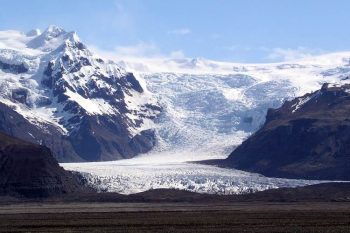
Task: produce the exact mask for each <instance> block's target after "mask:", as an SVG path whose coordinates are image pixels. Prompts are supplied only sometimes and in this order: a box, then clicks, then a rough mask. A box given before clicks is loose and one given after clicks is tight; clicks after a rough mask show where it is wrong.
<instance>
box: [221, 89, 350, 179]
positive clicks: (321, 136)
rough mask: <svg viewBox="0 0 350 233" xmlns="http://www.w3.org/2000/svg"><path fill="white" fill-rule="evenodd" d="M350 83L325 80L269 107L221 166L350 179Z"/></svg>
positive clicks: (282, 174)
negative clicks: (259, 123)
mask: <svg viewBox="0 0 350 233" xmlns="http://www.w3.org/2000/svg"><path fill="white" fill-rule="evenodd" d="M349 92H350V85H343V86H335V85H329V84H324V85H323V86H322V88H321V89H320V90H318V91H316V92H314V93H310V94H306V95H304V96H302V97H299V98H296V99H294V100H292V101H287V102H285V103H284V104H283V106H282V107H280V108H278V109H270V110H269V111H268V113H267V116H266V122H265V124H264V125H263V127H262V128H261V129H260V130H258V131H257V132H256V133H255V134H254V135H252V136H251V137H249V138H248V139H247V140H246V141H244V142H243V143H242V144H241V145H240V146H239V147H238V148H236V149H235V150H234V151H233V152H232V154H231V155H230V156H229V158H228V159H226V160H224V161H220V162H218V163H219V164H221V165H224V166H229V167H233V168H237V169H242V170H246V171H251V172H258V173H261V174H263V175H266V176H273V177H286V178H305V179H329V180H350V93H349Z"/></svg>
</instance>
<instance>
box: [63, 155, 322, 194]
mask: <svg viewBox="0 0 350 233" xmlns="http://www.w3.org/2000/svg"><path fill="white" fill-rule="evenodd" d="M164 156H165V157H166V155H164V154H163V155H160V156H159V157H158V158H157V156H156V158H152V157H153V156H150V157H145V156H143V158H136V159H130V160H123V161H116V162H97V163H71V164H69V163H66V164H61V165H62V166H63V167H64V168H65V169H67V170H73V171H78V172H81V174H83V176H85V178H86V179H87V180H88V183H89V184H90V185H91V186H92V187H94V188H97V189H98V190H99V191H103V192H105V191H107V192H118V193H122V194H131V193H138V192H142V191H146V190H150V189H158V188H174V189H181V190H188V191H193V192H199V193H211V194H242V193H250V192H256V191H262V190H266V189H272V188H281V187H297V186H305V185H310V184H317V183H321V181H307V180H288V179H278V178H267V177H264V176H261V175H259V174H253V173H248V172H243V171H239V170H234V169H225V168H219V167H215V166H209V165H200V164H193V163H186V162H169V161H171V160H167V159H164ZM184 156H185V155H184ZM185 157H186V156H185ZM161 158H163V159H164V160H163V162H162V159H161Z"/></svg>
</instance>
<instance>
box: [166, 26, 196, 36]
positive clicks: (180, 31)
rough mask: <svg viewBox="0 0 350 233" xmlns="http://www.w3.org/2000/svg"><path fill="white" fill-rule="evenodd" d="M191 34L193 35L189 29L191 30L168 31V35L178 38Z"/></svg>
mask: <svg viewBox="0 0 350 233" xmlns="http://www.w3.org/2000/svg"><path fill="white" fill-rule="evenodd" d="M190 33H191V29H189V28H178V29H174V30H171V31H168V34H170V35H178V36H182V35H188V34H190Z"/></svg>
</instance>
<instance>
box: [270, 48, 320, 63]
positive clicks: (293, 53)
mask: <svg viewBox="0 0 350 233" xmlns="http://www.w3.org/2000/svg"><path fill="white" fill-rule="evenodd" d="M321 52H322V51H321V50H317V49H309V48H305V47H298V48H296V49H291V48H273V49H270V53H269V54H268V55H267V59H269V60H273V61H292V60H298V59H303V58H307V57H311V56H313V55H316V54H320V53H321Z"/></svg>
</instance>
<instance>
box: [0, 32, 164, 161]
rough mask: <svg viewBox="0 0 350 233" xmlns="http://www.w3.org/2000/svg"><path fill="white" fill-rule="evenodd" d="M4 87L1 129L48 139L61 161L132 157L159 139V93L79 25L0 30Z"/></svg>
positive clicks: (0, 96)
mask: <svg viewBox="0 0 350 233" xmlns="http://www.w3.org/2000/svg"><path fill="white" fill-rule="evenodd" d="M0 90H1V91H0V110H1V111H0V130H1V131H4V132H6V133H8V134H11V135H13V136H16V137H19V138H22V139H25V140H29V141H32V142H36V143H40V144H42V145H46V146H48V147H49V148H51V149H52V151H53V153H54V155H55V156H56V158H57V159H58V160H59V161H73V160H74V161H99V160H116V159H122V158H130V157H132V156H135V155H136V154H139V153H143V152H147V151H149V150H150V149H151V148H152V147H153V146H154V144H155V137H154V132H153V130H152V128H153V124H154V123H153V120H154V118H156V116H157V115H158V114H159V113H160V111H161V108H160V107H159V105H158V104H157V101H156V99H155V98H154V97H153V96H152V94H151V93H150V92H148V91H147V90H146V89H145V87H144V86H142V85H141V84H140V82H139V80H138V79H136V78H135V76H134V75H133V74H132V73H129V72H127V71H125V70H124V69H123V68H121V67H120V66H118V65H117V64H115V63H113V62H111V61H106V60H103V59H101V58H99V57H97V56H95V55H94V54H93V53H92V52H90V50H89V49H88V48H87V47H86V45H84V44H83V43H82V42H81V41H80V39H79V38H78V36H77V34H76V33H75V32H66V31H65V30H63V29H62V28H59V27H56V26H50V27H48V28H47V29H46V30H45V31H44V32H42V33H40V31H39V30H32V31H30V32H28V33H27V34H23V33H21V32H18V31H1V32H0Z"/></svg>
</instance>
